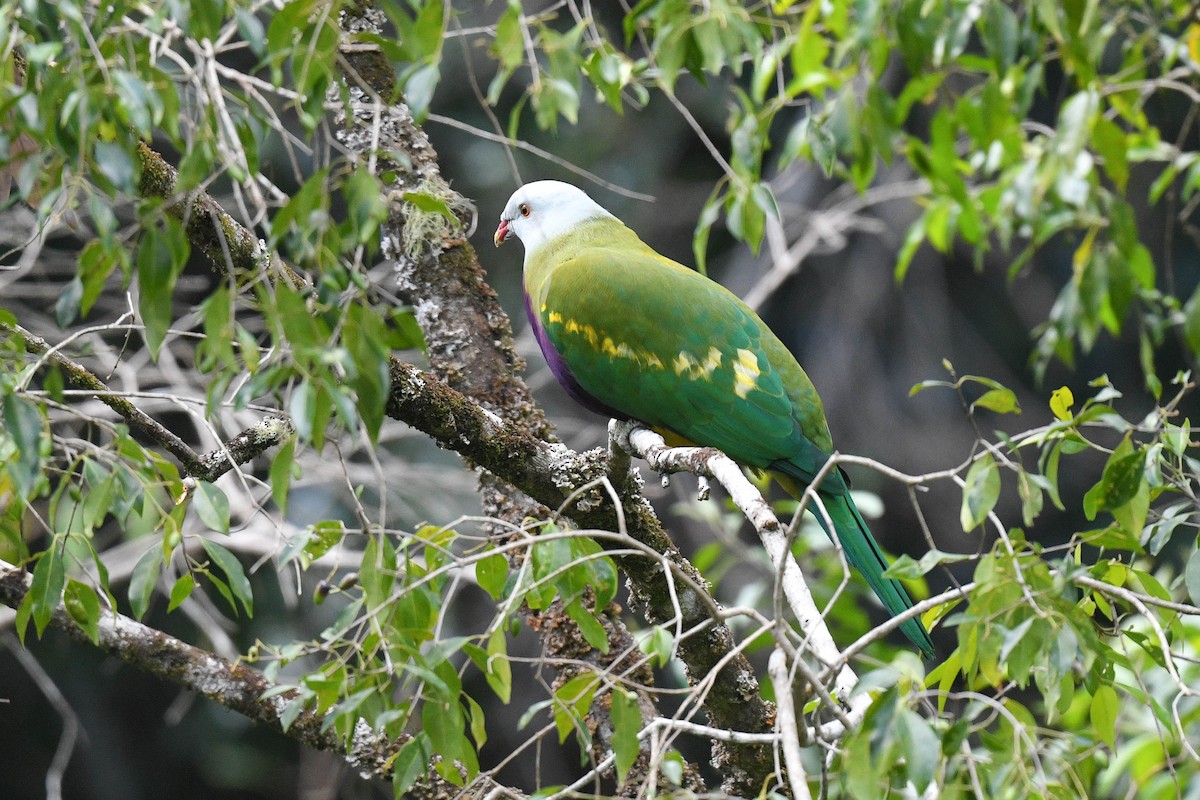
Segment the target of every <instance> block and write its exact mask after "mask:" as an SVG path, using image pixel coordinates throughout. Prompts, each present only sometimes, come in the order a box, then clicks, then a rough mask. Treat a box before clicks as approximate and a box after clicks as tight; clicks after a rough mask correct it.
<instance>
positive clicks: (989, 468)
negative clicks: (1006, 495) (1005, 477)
mask: <svg viewBox="0 0 1200 800" xmlns="http://www.w3.org/2000/svg"><path fill="white" fill-rule="evenodd" d="M999 499H1000V470H999V468H997V466H996V460H995V459H994V458H993V457H992V454H991V453H984V454H983V455H982V456H980V457H979V458H978V459H976V460H975V463H973V464H972V465H971V468H970V469H969V470H967V479H966V485H965V486H963V499H962V509H961V510H960V511H959V521H960V522H961V523H962V528H963V530H964V531H968V532H969V531H973V530H975V529H976V528H978V527H979V526H980V525H981V524H982V523H983V521H984V520H985V519H987V515H988V513H989V512H990V511H991V510H992V509H993V508H994V507H995V505H996V501H997V500H999Z"/></svg>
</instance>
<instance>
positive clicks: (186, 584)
mask: <svg viewBox="0 0 1200 800" xmlns="http://www.w3.org/2000/svg"><path fill="white" fill-rule="evenodd" d="M195 588H196V579H195V578H194V577H193V576H192V573H190V572H185V573H184V574H182V575H180V576H179V578H178V580H176V581H175V585H174V586H172V587H171V602H169V603H168V604H167V611H174V610H175V609H177V608H179V606H180V604H181V603H183V601H184V600H187V599H188V597H190V596H191V594H192V590H193V589H195Z"/></svg>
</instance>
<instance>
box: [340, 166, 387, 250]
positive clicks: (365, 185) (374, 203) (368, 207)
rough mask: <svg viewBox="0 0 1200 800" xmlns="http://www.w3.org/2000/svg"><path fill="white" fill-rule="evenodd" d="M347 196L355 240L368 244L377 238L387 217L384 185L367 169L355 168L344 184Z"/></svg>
mask: <svg viewBox="0 0 1200 800" xmlns="http://www.w3.org/2000/svg"><path fill="white" fill-rule="evenodd" d="M342 194H344V195H345V197H346V211H347V212H348V214H349V218H350V223H351V228H352V230H353V232H354V236H353V240H354V241H355V242H357V243H358V244H367V243H368V242H370V241H372V240H373V239H374V238H375V232H376V231H377V230H378V228H379V225H380V223H382V222H383V221H384V220H386V219H387V215H388V209H387V203H386V202H384V199H383V192H382V187H381V186H380V184H379V181H378V179H376V178H375V176H374V175H372V174H371V173H370V172H369V171H367V170H365V169H359V170H354V171H353V172H351V173H350V175H349V177H347V178H346V182H345V183H344V184H342Z"/></svg>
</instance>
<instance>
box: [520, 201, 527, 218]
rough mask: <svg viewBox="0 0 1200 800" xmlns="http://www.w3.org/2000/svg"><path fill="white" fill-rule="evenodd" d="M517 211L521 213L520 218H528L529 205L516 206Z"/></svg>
mask: <svg viewBox="0 0 1200 800" xmlns="http://www.w3.org/2000/svg"><path fill="white" fill-rule="evenodd" d="M517 211H520V212H521V216H522V217H528V216H529V205H528V204H526V203H521V205H519V206H517Z"/></svg>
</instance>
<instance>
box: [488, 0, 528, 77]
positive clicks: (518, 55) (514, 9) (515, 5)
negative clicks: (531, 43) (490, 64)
mask: <svg viewBox="0 0 1200 800" xmlns="http://www.w3.org/2000/svg"><path fill="white" fill-rule="evenodd" d="M491 51H492V54H493V55H495V56H496V58H497V59H498V60H499V61H500V66H501V67H503V68H504V70H506V71H511V70H514V69H516V68H517V67H519V66H521V64H523V63H525V40H524V37H523V34H522V33H521V3H520V0H508V8H506V9H504V13H503V14H501V15H500V19H499V20H498V21H497V22H496V37H495V38H494V39H493V40H492V46H491Z"/></svg>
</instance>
